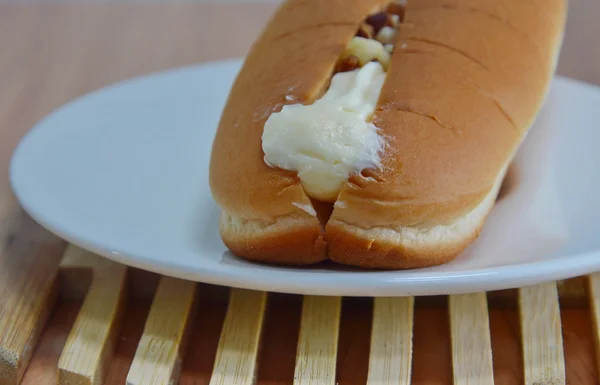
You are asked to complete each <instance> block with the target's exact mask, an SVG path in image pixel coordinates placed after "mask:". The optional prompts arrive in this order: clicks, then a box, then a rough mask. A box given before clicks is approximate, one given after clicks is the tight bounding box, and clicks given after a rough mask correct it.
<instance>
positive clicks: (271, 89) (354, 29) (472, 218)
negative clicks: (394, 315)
mask: <svg viewBox="0 0 600 385" xmlns="http://www.w3.org/2000/svg"><path fill="white" fill-rule="evenodd" d="M565 18H566V4H565V1H564V0H528V1H523V0H499V1H481V0H409V2H408V4H406V5H404V4H399V3H394V2H392V3H390V1H389V0H329V1H322V0H288V1H286V2H284V3H283V4H282V5H281V6H280V8H279V9H278V10H277V11H276V12H275V14H274V16H273V17H272V18H271V20H270V22H269V23H268V24H267V26H266V27H265V29H264V31H263V32H262V34H261V35H260V36H259V37H258V39H257V40H256V42H255V43H254V45H253V46H252V48H251V50H250V52H249V53H248V55H247V57H246V59H245V61H244V63H243V67H242V69H241V71H240V72H239V74H238V76H237V78H236V80H235V82H234V85H233V87H232V89H231V91H230V95H229V98H228V100H227V103H226V106H225V108H224V111H223V114H222V118H221V121H220V123H219V126H218V130H217V133H216V136H215V139H214V143H213V148H212V154H211V162H210V187H211V191H212V194H213V196H214V199H215V200H216V202H217V203H218V205H219V206H220V207H221V209H222V214H221V218H220V231H221V237H222V239H223V241H224V243H225V244H226V246H227V247H228V248H229V249H230V250H231V251H232V252H233V253H234V254H236V255H237V256H239V257H242V258H246V259H250V260H256V261H262V262H273V263H279V264H293V265H302V264H312V263H316V262H320V261H324V260H327V259H330V260H332V261H335V262H339V263H343V264H347V265H353V266H358V267H363V268H378V269H402V268H417V267H425V266H432V265H437V264H442V263H445V262H447V261H450V260H452V259H453V258H455V257H456V256H457V255H459V254H460V253H461V252H462V251H463V250H464V249H465V248H466V247H467V246H468V245H469V244H471V243H472V242H473V241H474V240H475V239H476V238H477V236H478V234H479V232H480V231H481V229H482V226H483V224H484V222H485V219H486V217H487V215H488V213H489V212H490V210H491V209H492V207H493V205H494V203H495V200H496V196H497V194H498V190H499V188H500V186H501V184H502V180H503V177H504V175H505V172H506V169H507V167H508V165H509V163H510V162H511V160H512V158H513V155H514V154H515V152H516V150H517V148H518V147H519V145H520V143H521V142H522V140H523V139H524V137H525V135H526V133H527V131H528V129H529V128H530V127H531V125H532V123H533V121H534V119H535V117H536V115H537V113H538V111H539V109H540V107H541V105H542V103H543V101H544V99H545V95H546V93H547V91H548V88H549V84H550V81H551V78H552V76H553V73H554V70H555V67H556V61H557V56H558V52H559V50H560V45H561V42H562V36H563V30H564V23H565Z"/></svg>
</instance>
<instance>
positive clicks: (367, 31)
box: [356, 23, 375, 39]
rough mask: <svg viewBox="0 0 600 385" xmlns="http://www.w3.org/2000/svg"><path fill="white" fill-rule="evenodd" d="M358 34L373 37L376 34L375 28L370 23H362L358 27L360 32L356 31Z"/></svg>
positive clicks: (368, 37)
mask: <svg viewBox="0 0 600 385" xmlns="http://www.w3.org/2000/svg"><path fill="white" fill-rule="evenodd" d="M356 36H359V37H364V38H366V39H372V38H373V36H375V29H374V28H373V26H372V25H370V24H367V23H362V24H361V25H360V27H359V28H358V32H356Z"/></svg>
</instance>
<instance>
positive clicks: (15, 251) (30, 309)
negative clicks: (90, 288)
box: [0, 107, 64, 385]
mask: <svg viewBox="0 0 600 385" xmlns="http://www.w3.org/2000/svg"><path fill="white" fill-rule="evenodd" d="M0 108H1V107H0ZM0 143H1V142H0ZM15 214H16V217H11V218H10V222H9V223H4V226H2V227H0V237H1V238H0V239H3V242H4V247H3V248H2V249H0V384H2V385H15V384H17V383H19V381H20V380H21V378H22V376H23V374H24V372H25V369H26V368H27V365H28V363H29V359H30V357H31V353H32V352H33V349H34V348H35V346H36V343H37V340H38V338H39V336H40V333H41V332H42V329H43V328H44V326H45V324H46V321H47V319H48V317H49V316H50V313H51V311H52V308H53V307H54V304H55V300H56V298H57V296H56V294H57V289H56V276H57V273H56V271H57V270H56V266H57V264H58V259H59V258H60V255H61V254H62V251H63V249H64V245H63V244H62V242H60V241H57V240H56V239H55V238H54V237H53V236H50V235H49V234H47V233H46V232H45V231H43V230H41V229H40V228H39V226H38V225H36V224H35V223H33V222H32V221H31V219H29V218H28V217H27V216H25V215H23V214H22V213H21V212H20V211H18V210H17V212H16V213H15Z"/></svg>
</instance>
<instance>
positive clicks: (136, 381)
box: [126, 277, 196, 385]
mask: <svg viewBox="0 0 600 385" xmlns="http://www.w3.org/2000/svg"><path fill="white" fill-rule="evenodd" d="M195 300H196V284H195V283H193V282H189V281H183V280H178V279H175V278H170V277H162V278H161V280H160V282H159V284H158V289H157V291H156V295H155V296H154V300H153V302H152V307H151V308H150V313H149V314H148V319H147V321H146V325H145V326H144V332H143V334H142V338H141V339H140V343H139V345H138V347H137V350H136V353H135V357H134V359H133V363H132V365H131V368H130V369H129V373H128V375H127V381H126V382H127V385H170V384H176V383H177V382H178V380H179V376H180V374H181V361H182V358H183V353H184V350H185V346H186V342H187V337H188V334H189V329H190V327H189V326H190V324H191V321H192V319H193V315H194V307H195Z"/></svg>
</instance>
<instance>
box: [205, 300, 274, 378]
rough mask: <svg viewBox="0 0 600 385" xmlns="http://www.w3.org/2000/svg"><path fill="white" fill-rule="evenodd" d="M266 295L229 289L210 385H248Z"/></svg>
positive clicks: (255, 359) (255, 365)
mask: <svg viewBox="0 0 600 385" xmlns="http://www.w3.org/2000/svg"><path fill="white" fill-rule="evenodd" d="M266 305H267V294H266V293H265V292H260V291H252V290H241V289H231V297H230V299H229V306H228V307H227V315H226V316H225V321H224V322H223V329H222V331H221V338H220V340H219V346H218V347H217V357H216V359H215V366H214V369H213V373H212V378H211V380H210V385H252V384H254V381H255V378H256V371H257V368H258V349H259V345H260V339H261V335H262V328H263V320H264V315H265V307H266Z"/></svg>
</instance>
